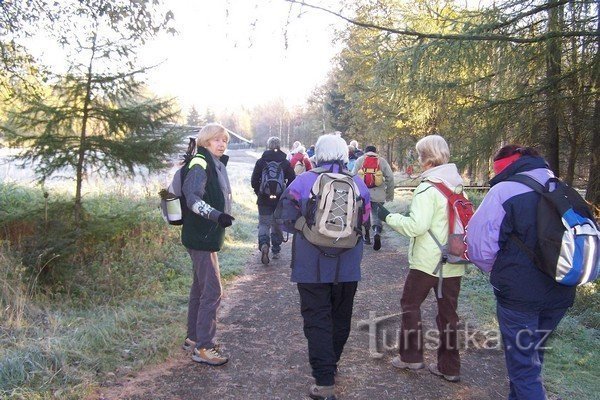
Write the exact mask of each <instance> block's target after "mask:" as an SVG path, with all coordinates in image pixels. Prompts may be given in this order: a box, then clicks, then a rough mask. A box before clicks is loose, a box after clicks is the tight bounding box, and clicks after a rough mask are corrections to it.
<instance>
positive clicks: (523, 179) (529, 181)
mask: <svg viewBox="0 0 600 400" xmlns="http://www.w3.org/2000/svg"><path fill="white" fill-rule="evenodd" d="M506 180H507V181H511V182H518V183H521V184H523V185H525V186H527V187H529V188H530V189H531V190H533V191H534V192H537V193H539V194H542V193H544V192H545V189H546V188H545V186H544V185H542V184H541V183H539V182H538V181H536V180H535V179H533V178H532V177H530V176H527V175H524V174H515V175H513V176H511V177H509V178H508V179H506ZM509 237H510V239H511V240H512V241H513V242H514V243H515V244H516V245H517V246H518V247H519V248H520V249H521V251H523V252H524V253H525V254H526V255H527V257H528V258H529V259H530V260H531V261H533V262H534V263H535V264H536V265H541V264H540V262H541V260H540V258H539V257H538V256H537V254H535V252H534V251H532V250H531V249H530V248H529V247H527V246H526V245H525V243H524V242H523V241H522V240H521V239H519V238H518V237H517V235H515V234H514V233H511V234H510V236H509Z"/></svg>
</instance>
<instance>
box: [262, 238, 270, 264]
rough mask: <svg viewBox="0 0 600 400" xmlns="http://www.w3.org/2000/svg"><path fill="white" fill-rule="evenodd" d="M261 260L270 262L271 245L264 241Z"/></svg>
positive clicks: (265, 262) (266, 262)
mask: <svg viewBox="0 0 600 400" xmlns="http://www.w3.org/2000/svg"><path fill="white" fill-rule="evenodd" d="M260 253H261V255H260V262H262V263H263V264H265V265H267V264H268V263H269V261H270V260H269V245H268V244H266V243H264V244H263V245H262V246H260Z"/></svg>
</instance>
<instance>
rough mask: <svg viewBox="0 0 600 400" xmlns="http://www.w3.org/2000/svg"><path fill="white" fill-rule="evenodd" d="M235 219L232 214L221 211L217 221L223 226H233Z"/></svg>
mask: <svg viewBox="0 0 600 400" xmlns="http://www.w3.org/2000/svg"><path fill="white" fill-rule="evenodd" d="M234 220H235V218H233V217H232V216H231V215H229V214H225V213H221V215H219V218H218V219H217V222H218V223H219V225H220V226H221V227H222V228H227V227H228V226H231V224H232V223H233V221H234Z"/></svg>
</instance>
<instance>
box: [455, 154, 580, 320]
mask: <svg viewBox="0 0 600 400" xmlns="http://www.w3.org/2000/svg"><path fill="white" fill-rule="evenodd" d="M520 173H522V174H526V175H528V176H530V177H532V178H534V179H535V180H537V181H538V182H539V183H541V184H545V183H546V181H547V180H548V179H549V178H550V177H553V176H554V175H553V174H552V171H550V170H549V169H548V167H547V165H546V162H545V161H544V159H543V158H541V157H531V156H523V157H521V158H519V159H518V160H517V161H515V162H514V163H513V164H511V165H509V166H508V167H507V168H506V169H505V170H504V171H502V172H501V173H500V174H498V175H497V176H496V177H494V179H492V180H491V181H490V185H491V186H492V187H491V189H490V191H489V192H488V194H487V195H486V196H485V198H484V199H483V202H482V203H481V205H480V206H479V208H478V209H477V211H476V212H475V215H473V218H472V219H471V221H470V222H469V225H468V227H467V245H468V251H469V258H470V259H471V261H472V262H473V263H474V264H475V265H477V266H478V267H479V268H480V269H482V270H483V271H486V272H489V271H491V275H490V283H491V284H492V286H493V287H494V294H495V295H496V298H497V300H498V302H499V303H500V304H501V305H502V307H505V308H509V309H511V310H516V311H541V310H548V309H557V308H566V307H570V306H572V305H573V300H574V299H575V287H569V286H564V285H561V284H559V283H557V282H556V281H555V280H554V279H552V278H551V277H549V276H548V275H546V274H544V273H543V272H542V271H540V270H539V269H538V268H537V267H536V266H535V265H534V263H533V261H531V259H530V258H529V256H528V255H527V254H525V253H524V251H523V250H522V249H520V248H519V246H518V244H517V243H515V241H514V240H513V239H511V238H510V236H511V235H513V234H514V235H516V237H517V238H518V239H520V240H521V241H522V242H523V243H525V245H526V246H527V247H528V248H530V249H531V250H532V251H533V249H534V248H535V244H536V242H537V228H536V226H537V204H538V201H539V198H540V195H539V194H538V193H536V192H534V191H533V190H532V189H530V188H529V187H527V186H525V185H524V184H522V183H518V182H512V181H506V180H507V178H509V177H510V176H512V175H514V174H520Z"/></svg>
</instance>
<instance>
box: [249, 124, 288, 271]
mask: <svg viewBox="0 0 600 400" xmlns="http://www.w3.org/2000/svg"><path fill="white" fill-rule="evenodd" d="M273 163H276V164H273ZM269 166H272V167H273V166H274V167H275V168H274V169H272V170H271V171H272V173H273V174H275V175H276V174H281V177H280V180H281V181H282V183H284V184H285V187H282V188H280V189H281V191H280V192H279V193H278V194H268V193H265V191H266V190H265V189H266V188H265V187H264V186H265V185H264V184H263V175H264V174H263V171H264V170H265V169H266V168H268V167H269ZM295 177H296V174H295V173H294V170H293V168H292V167H291V166H290V163H289V161H288V160H287V159H286V154H285V153H284V152H283V151H281V140H280V139H279V138H278V137H275V136H274V137H270V138H269V140H267V150H265V152H264V153H263V155H262V157H261V158H260V159H259V160H258V161H257V162H256V165H255V166H254V171H253V172H252V179H251V182H250V183H251V185H252V188H253V189H254V193H256V196H257V197H258V198H257V200H256V204H258V248H259V249H260V252H261V261H262V263H263V264H268V263H269V261H270V260H269V248H271V250H272V252H273V258H274V259H277V258H279V252H280V251H281V243H282V242H283V233H282V231H281V227H280V226H279V225H278V224H276V223H275V221H274V219H273V213H274V212H275V208H276V207H277V203H278V202H279V198H280V197H281V193H283V190H284V189H285V188H286V187H287V186H289V184H290V183H291V182H292V181H293V180H294V178H295ZM275 180H276V179H274V181H275ZM265 183H266V182H265ZM273 184H274V185H275V186H277V183H276V182H273ZM271 186H272V185H271ZM261 188H262V190H261ZM270 189H272V187H271V188H270Z"/></svg>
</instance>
